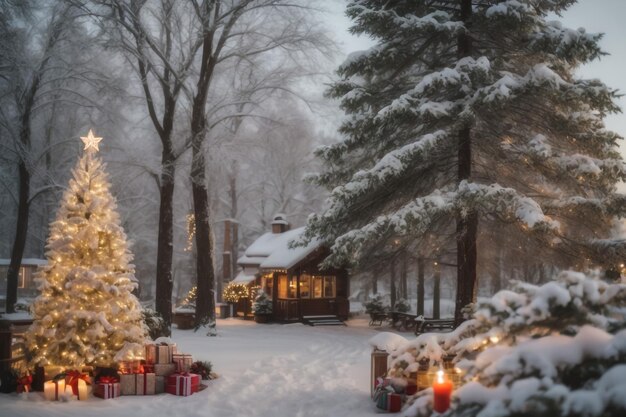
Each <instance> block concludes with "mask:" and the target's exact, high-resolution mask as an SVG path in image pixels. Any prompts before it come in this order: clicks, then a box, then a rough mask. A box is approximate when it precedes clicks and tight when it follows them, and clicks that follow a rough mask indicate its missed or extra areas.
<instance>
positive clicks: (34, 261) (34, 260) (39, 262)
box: [0, 258, 48, 266]
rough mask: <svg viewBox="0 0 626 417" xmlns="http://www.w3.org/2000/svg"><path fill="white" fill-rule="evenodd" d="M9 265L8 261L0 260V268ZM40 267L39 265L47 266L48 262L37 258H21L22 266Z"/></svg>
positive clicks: (9, 261)
mask: <svg viewBox="0 0 626 417" xmlns="http://www.w3.org/2000/svg"><path fill="white" fill-rule="evenodd" d="M10 264H11V260H10V259H0V266H8V265H10ZM31 265H32V266H40V265H48V261H47V260H46V259H39V258H22V266H31Z"/></svg>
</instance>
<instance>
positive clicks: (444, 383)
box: [433, 370, 452, 413]
mask: <svg viewBox="0 0 626 417" xmlns="http://www.w3.org/2000/svg"><path fill="white" fill-rule="evenodd" d="M451 397H452V381H450V380H447V379H444V377H443V371H441V370H439V371H437V379H436V380H435V383H434V384H433V409H434V410H435V411H436V412H438V413H443V412H445V411H447V410H448V408H450V398H451Z"/></svg>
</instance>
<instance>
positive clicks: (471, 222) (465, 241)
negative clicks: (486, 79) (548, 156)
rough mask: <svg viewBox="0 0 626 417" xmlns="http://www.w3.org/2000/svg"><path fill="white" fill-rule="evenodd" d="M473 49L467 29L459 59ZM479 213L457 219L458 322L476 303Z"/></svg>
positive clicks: (464, 161)
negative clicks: (466, 310) (468, 308)
mask: <svg viewBox="0 0 626 417" xmlns="http://www.w3.org/2000/svg"><path fill="white" fill-rule="evenodd" d="M471 16H472V1H471V0H461V20H462V21H463V22H464V23H465V26H466V28H469V21H470V18H471ZM471 52H472V39H471V37H470V36H469V34H468V33H467V32H464V33H461V34H460V35H459V38H458V55H459V58H463V57H466V56H469V55H470V54H471ZM471 133H472V132H471V129H470V128H469V127H466V128H463V129H461V131H460V132H459V134H458V140H459V143H458V180H459V183H460V182H461V181H464V180H469V179H470V178H471V174H472V139H471V138H472V135H471ZM477 229H478V214H477V213H476V211H475V210H470V211H469V212H468V213H460V214H459V215H458V217H457V222H456V239H457V292H456V306H455V311H454V319H455V321H456V322H457V324H459V323H461V322H462V321H463V307H465V306H466V305H467V304H470V303H473V302H474V300H475V290H476V288H475V287H476V265H477V259H476V258H477V253H476V235H477Z"/></svg>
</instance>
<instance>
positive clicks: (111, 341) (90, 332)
mask: <svg viewBox="0 0 626 417" xmlns="http://www.w3.org/2000/svg"><path fill="white" fill-rule="evenodd" d="M82 139H83V140H84V141H85V152H84V154H83V155H82V157H81V158H80V159H79V161H78V163H77V164H76V167H75V168H74V170H73V171H72V174H73V178H72V179H71V180H70V182H69V187H68V189H67V190H66V191H65V193H64V195H63V200H62V202H61V207H60V208H59V210H58V212H57V216H56V220H55V221H54V222H52V224H51V227H50V236H49V238H48V244H47V252H46V256H47V258H48V265H47V266H46V267H45V268H44V269H43V270H42V271H40V273H39V276H38V278H37V281H38V285H39V290H40V292H41V294H40V295H39V296H38V297H37V298H36V299H35V302H34V303H33V306H32V312H33V314H34V322H33V325H32V326H31V327H30V329H29V330H28V332H27V333H26V344H27V347H28V350H29V352H30V354H31V355H32V359H31V362H32V363H33V364H34V365H56V366H65V367H79V366H82V365H101V366H110V365H112V364H114V363H115V361H114V357H115V355H116V354H117V353H118V352H119V351H120V350H122V348H124V346H125V345H126V343H129V344H130V343H142V342H143V341H144V339H145V335H146V330H145V327H144V325H143V322H142V317H141V305H140V304H139V301H138V300H137V298H136V297H135V296H134V295H133V294H132V291H133V290H134V289H135V288H136V285H137V284H136V282H135V277H134V265H132V264H131V263H130V262H131V261H132V257H133V256H132V254H131V253H130V251H129V249H128V244H127V241H126V234H125V233H124V230H123V229H122V226H121V224H120V218H119V215H118V213H117V210H116V208H117V207H116V203H115V199H114V198H113V196H112V195H111V193H110V191H109V188H110V184H109V181H108V179H107V174H106V172H105V166H104V164H103V162H102V160H101V159H100V158H99V157H97V156H96V154H95V152H96V151H97V150H98V142H99V139H100V138H95V137H94V136H93V133H92V132H91V130H90V131H89V135H88V136H87V137H85V138H82ZM129 346H131V345H129Z"/></svg>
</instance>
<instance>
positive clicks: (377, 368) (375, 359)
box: [370, 348, 389, 398]
mask: <svg viewBox="0 0 626 417" xmlns="http://www.w3.org/2000/svg"><path fill="white" fill-rule="evenodd" d="M388 358H389V353H387V351H384V350H380V349H376V348H374V350H372V364H371V380H370V395H371V396H372V398H374V384H375V382H376V378H378V377H382V378H384V377H385V376H386V375H387V369H388V368H387V366H388V365H387V360H388Z"/></svg>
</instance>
